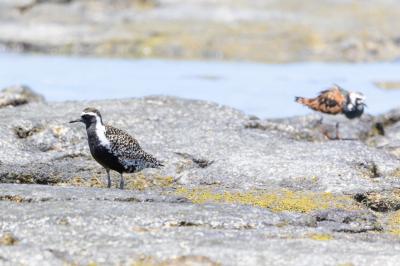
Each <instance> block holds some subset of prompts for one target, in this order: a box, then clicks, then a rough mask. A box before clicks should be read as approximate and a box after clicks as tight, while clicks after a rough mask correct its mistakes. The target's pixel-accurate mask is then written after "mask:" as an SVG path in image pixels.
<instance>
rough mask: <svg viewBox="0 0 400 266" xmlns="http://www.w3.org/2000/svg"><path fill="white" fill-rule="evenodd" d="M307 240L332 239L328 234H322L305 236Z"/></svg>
mask: <svg viewBox="0 0 400 266" xmlns="http://www.w3.org/2000/svg"><path fill="white" fill-rule="evenodd" d="M307 237H308V238H310V239H312V240H316V241H329V240H332V239H333V236H332V235H330V234H322V233H314V234H309V235H307Z"/></svg>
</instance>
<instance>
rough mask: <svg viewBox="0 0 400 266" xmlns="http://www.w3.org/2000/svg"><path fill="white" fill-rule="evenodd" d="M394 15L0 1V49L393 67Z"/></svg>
mask: <svg viewBox="0 0 400 266" xmlns="http://www.w3.org/2000/svg"><path fill="white" fill-rule="evenodd" d="M399 10H400V4H399V3H398V2H397V1H393V0H373V1H368V2H366V1H356V0H350V1H342V0H331V1H329V2H325V1H318V0H308V1H307V3H304V2H296V1H291V0H281V1H264V0H252V1H247V0H220V1H209V0H186V1H180V0H113V1H111V0H1V1H0V36H1V37H0V46H1V47H3V49H6V50H13V51H22V52H41V53H63V54H95V55H113V56H121V57H126V56H133V57H168V58H203V59H237V60H253V61H267V62H289V61H290V62H292V61H296V62H297V61H307V60H310V61H316V60H324V61H335V62H337V61H343V60H345V61H373V60H379V61H382V60H394V59H396V58H397V59H398V58H399V55H400V37H399V33H398V30H397V25H396V23H393V21H396V19H397V18H398V17H399V16H400V11H399ZM332 14H334V15H332ZM382 14H384V15H382Z"/></svg>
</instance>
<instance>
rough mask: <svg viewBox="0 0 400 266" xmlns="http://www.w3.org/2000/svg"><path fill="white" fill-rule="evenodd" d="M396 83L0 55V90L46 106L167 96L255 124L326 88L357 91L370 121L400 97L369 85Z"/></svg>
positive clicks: (259, 68)
mask: <svg viewBox="0 0 400 266" xmlns="http://www.w3.org/2000/svg"><path fill="white" fill-rule="evenodd" d="M399 80H400V63H365V64H347V63H343V64H342V63H337V64H332V63H294V64H280V65H276V64H259V63H249V62H213V61H212V62H197V61H171V60H121V59H95V58H80V57H53V56H35V55H15V54H0V87H5V86H8V85H11V84H26V85H29V86H30V87H32V88H33V89H34V90H36V91H37V92H39V93H42V94H43V95H45V97H46V98H47V99H48V100H50V101H63V100H94V99H111V98H126V97H141V96H146V95H173V96H179V97H184V98H193V99H203V100H210V101H214V102H218V103H221V104H225V105H229V106H233V107H236V108H238V109H240V110H243V111H244V112H246V113H248V114H254V115H257V116H260V117H286V116H292V115H300V114H306V113H310V112H311V111H309V110H308V109H306V108H303V107H302V106H300V105H298V104H296V103H294V101H293V98H294V96H297V95H303V96H314V95H315V94H316V93H317V92H318V91H319V90H321V89H324V88H326V87H327V86H330V85H331V84H333V83H337V84H339V85H342V86H343V87H344V88H349V89H353V90H356V91H361V92H363V93H364V94H365V95H366V96H367V103H368V110H367V111H368V112H369V113H372V114H378V113H381V112H385V111H387V110H389V109H391V108H393V107H396V106H400V90H393V91H386V90H382V89H378V88H376V87H375V86H374V84H373V83H374V82H375V81H399Z"/></svg>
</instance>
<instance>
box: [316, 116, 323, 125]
mask: <svg viewBox="0 0 400 266" xmlns="http://www.w3.org/2000/svg"><path fill="white" fill-rule="evenodd" d="M323 121H324V116H323V115H321V118H320V119H318V120H317V125H322V122H323Z"/></svg>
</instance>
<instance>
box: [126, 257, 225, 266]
mask: <svg viewBox="0 0 400 266" xmlns="http://www.w3.org/2000/svg"><path fill="white" fill-rule="evenodd" d="M186 265H204V266H220V265H221V264H220V263H218V262H215V261H213V260H211V259H210V258H208V257H205V256H178V257H175V258H170V259H167V260H163V261H158V260H156V259H155V258H153V257H150V256H145V257H143V258H140V259H139V260H137V261H135V262H133V264H132V266H186Z"/></svg>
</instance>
